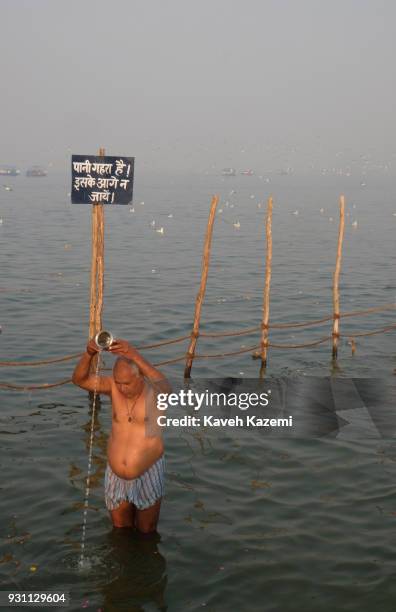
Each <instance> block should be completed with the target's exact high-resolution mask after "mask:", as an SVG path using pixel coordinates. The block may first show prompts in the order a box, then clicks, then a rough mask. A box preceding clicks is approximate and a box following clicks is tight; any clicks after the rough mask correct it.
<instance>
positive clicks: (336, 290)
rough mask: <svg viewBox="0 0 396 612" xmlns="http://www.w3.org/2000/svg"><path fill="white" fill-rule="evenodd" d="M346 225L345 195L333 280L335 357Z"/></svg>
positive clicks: (341, 207)
mask: <svg viewBox="0 0 396 612" xmlns="http://www.w3.org/2000/svg"><path fill="white" fill-rule="evenodd" d="M344 227H345V197H344V196H343V195H342V196H341V197H340V224H339V228H338V246H337V258H336V266H335V270H334V282H333V359H334V360H335V359H337V354H338V339H339V337H340V292H339V288H338V282H339V278H340V271H341V259H342V242H343V239H344Z"/></svg>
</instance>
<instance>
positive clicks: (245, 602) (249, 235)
mask: <svg viewBox="0 0 396 612" xmlns="http://www.w3.org/2000/svg"><path fill="white" fill-rule="evenodd" d="M2 182H3V183H4V184H7V185H10V186H12V187H13V190H12V191H5V190H4V189H3V187H0V217H1V218H2V223H1V224H0V241H1V249H0V266H1V270H2V275H1V280H0V304H1V308H0V325H1V326H2V333H1V335H0V347H1V360H2V361H12V360H20V361H37V360H40V359H48V358H54V357H60V356H64V355H68V354H73V353H77V352H79V351H82V350H83V349H84V345H85V342H86V336H87V329H88V316H89V304H88V300H89V273H90V210H89V208H88V207H85V206H83V205H71V204H70V198H68V195H67V194H68V191H70V185H69V184H68V178H67V177H64V176H60V175H59V176H58V175H52V176H49V177H47V178H43V179H28V178H26V177H22V176H21V177H15V178H7V179H6V180H4V181H2ZM360 182H361V180H360V178H359V177H354V176H351V177H346V176H337V177H334V176H323V177H322V176H321V177H301V176H280V175H276V176H275V175H273V176H272V177H271V182H270V183H267V182H265V181H264V180H261V179H259V177H243V176H238V177H235V178H233V177H230V178H222V177H219V176H205V175H195V176H182V177H178V176H176V177H169V176H160V177H159V176H149V175H147V174H146V175H144V176H142V177H140V176H139V172H137V178H136V185H135V196H134V204H133V206H124V207H114V208H106V210H105V217H106V222H105V245H106V246H105V303H104V316H103V323H104V327H106V328H107V329H109V330H110V331H111V332H112V333H113V335H115V336H118V337H121V338H126V339H128V340H130V341H131V342H133V343H135V344H136V345H139V344H149V343H152V342H156V341H161V340H164V339H168V338H172V337H176V336H182V335H185V334H188V333H189V332H190V330H191V325H192V318H193V312H194V302H195V297H196V293H197V290H198V286H199V279H200V268H201V255H202V246H203V240H204V232H205V227H206V221H207V217H208V212H209V205H210V198H211V195H212V194H213V193H218V194H219V195H220V204H219V212H218V215H217V218H216V223H215V230H214V239H213V248H212V261H211V268H210V273H209V280H208V288H207V294H206V299H205V303H204V307H203V311H202V330H205V331H224V330H240V329H243V328H249V327H253V326H255V325H257V324H259V322H260V318H261V307H262V291H263V282H264V270H265V265H264V264H265V239H264V237H265V208H266V198H267V197H268V195H270V194H272V195H273V197H274V215H273V245H274V252H273V271H272V284H271V321H273V322H279V323H285V322H292V321H295V322H297V321H306V320H309V319H316V318H321V317H325V316H327V315H329V314H331V304H332V274H333V270H334V263H335V253H336V245H337V232H338V196H339V195H340V193H345V196H346V202H347V217H346V231H345V243H344V253H343V267H342V275H341V282H340V291H341V308H342V310H343V311H354V310H359V309H364V308H370V307H372V306H379V305H382V304H389V303H394V302H395V300H396V278H395V272H394V270H395V269H396V252H395V248H394V244H395V243H394V234H395V229H396V216H395V214H394V213H396V190H395V187H394V183H393V181H392V180H391V178H390V177H386V176H384V177H369V178H367V180H366V183H367V185H366V186H364V187H363V186H362V185H361V184H360ZM321 209H324V210H323V211H322V212H321ZM220 210H221V211H222V212H220ZM153 221H154V222H155V224H154V225H153V224H152V222H153ZM355 221H356V222H357V224H356V223H355V224H354V225H353V223H354V222H355ZM234 224H236V225H237V226H238V225H240V227H239V228H238V227H235V225H234ZM356 225H357V226H356ZM161 228H163V232H157V231H156V230H157V229H161ZM392 324H394V312H393V311H386V312H382V313H375V314H371V315H369V316H365V317H357V318H350V319H345V320H342V322H341V332H347V333H348V334H353V333H357V332H360V331H369V330H374V329H377V328H381V327H385V326H387V325H392ZM329 333H331V329H330V324H329V323H327V324H324V325H322V326H320V327H313V328H307V329H306V330H297V331H296V330H287V331H280V330H274V331H273V332H271V338H272V340H273V342H275V343H279V344H281V343H288V344H298V343H305V342H311V341H314V340H316V339H317V338H319V337H322V336H326V335H328V334H329ZM258 341H259V340H258V336H257V334H252V335H251V336H242V337H236V338H230V339H227V338H226V339H222V340H221V341H219V340H218V339H217V340H213V339H200V340H199V341H198V349H197V352H198V353H202V354H207V353H219V352H228V351H233V350H239V349H241V348H243V347H244V346H250V345H255V344H257V343H258ZM185 350H186V343H182V344H175V345H170V346H168V347H163V348H161V349H157V350H155V351H150V352H148V351H147V352H146V353H145V355H146V356H147V357H148V358H150V359H152V360H153V361H155V362H158V361H163V360H167V359H172V358H175V357H178V356H181V355H183V353H184V351H185ZM330 352H331V347H330V344H324V345H320V346H318V347H314V348H304V349H293V350H285V349H283V350H281V349H272V350H271V351H270V353H269V367H268V373H269V374H270V375H271V376H290V375H292V376H329V375H336V376H341V377H355V378H356V377H357V378H369V377H376V378H378V377H383V378H391V377H392V376H393V371H394V369H395V367H396V360H395V351H394V333H387V334H380V335H373V336H370V337H367V338H361V339H358V341H357V352H356V354H355V355H353V356H352V355H351V350H350V346H349V345H348V339H347V338H343V339H342V340H341V344H340V359H339V364H338V369H337V370H334V369H333V368H332V366H331V360H330V356H331V355H330ZM74 363H75V362H74V361H69V362H65V363H61V364H56V365H51V366H45V367H35V368H32V367H30V368H28V367H6V368H2V369H1V382H6V383H12V384H15V385H35V384H37V385H39V384H42V383H54V382H57V381H60V380H63V379H65V378H69V377H70V376H71V372H72V369H73V367H74ZM111 364H112V361H111V357H110V356H109V357H107V358H106V366H108V367H110V366H111ZM164 371H165V372H166V373H167V375H168V376H169V377H171V378H172V377H180V376H181V375H182V372H183V362H181V363H178V364H175V365H171V366H167V367H165V368H164ZM257 373H258V362H257V361H254V360H252V359H251V357H250V354H249V353H247V354H244V355H240V356H237V357H228V358H224V359H213V360H204V359H202V360H197V361H196V362H195V363H194V365H193V376H194V377H197V378H199V377H205V378H212V377H231V376H232V377H236V378H245V377H250V378H253V377H255V376H256V375H257ZM90 410H91V408H90V404H89V399H88V397H87V394H86V393H85V392H83V391H81V390H80V389H78V388H76V387H73V386H72V385H64V386H60V387H54V388H52V389H44V390H39V391H31V392H28V391H25V392H21V391H12V390H4V389H3V390H1V412H0V436H1V455H0V462H1V468H2V478H1V481H0V486H1V498H0V517H1V523H0V590H7V589H10V588H11V589H17V590H45V589H47V590H49V589H52V590H61V589H63V590H66V591H69V592H70V595H71V604H70V606H69V607H68V609H70V610H80V609H89V610H99V609H102V610H106V611H107V610H109V611H113V610H130V611H142V610H144V611H153V610H169V611H175V612H176V611H177V612H178V611H190V610H191V611H193V610H194V611H195V610H201V609H205V610H211V611H215V612H223V611H224V612H225V611H227V612H228V611H229V610H241V611H245V610H247V611H254V612H255V611H256V610H257V611H263V610H268V611H271V610H274V611H275V610H282V611H286V612H288V611H294V610H296V611H297V610H298V611H300V610H306V611H311V610H312V611H315V612H317V611H321V610H323V611H332V610H335V609H343V610H351V611H352V610H353V611H354V610H359V611H366V610H367V611H368V610H371V609H372V608H373V607H374V606H376V607H377V608H378V609H380V610H384V611H385V610H392V609H393V607H394V597H395V595H396V587H395V581H394V573H395V572H394V558H395V554H396V541H395V538H394V536H393V532H394V528H395V521H396V507H395V499H394V486H393V483H394V478H395V461H396V445H395V442H394V440H393V439H392V438H381V437H380V436H379V435H378V434H376V433H375V432H374V433H373V434H372V435H370V436H367V437H364V436H360V437H355V438H354V439H347V438H345V436H344V437H343V438H342V439H337V438H331V439H330V438H324V439H308V438H307V439H279V438H277V439H273V438H271V437H266V438H265V439H264V438H263V436H260V435H258V434H255V433H254V432H251V431H245V430H240V431H238V432H232V431H230V430H227V431H225V430H224V431H221V432H219V431H215V430H210V429H193V428H191V429H184V430H177V429H176V428H174V429H170V430H169V431H167V432H166V454H167V493H166V497H165V500H164V503H163V508H162V513H161V519H160V525H159V532H160V535H159V538H158V540H155V541H140V540H138V539H136V537H134V536H133V535H131V534H126V533H117V532H113V531H112V529H111V525H110V522H109V519H108V516H107V513H106V510H105V507H104V502H103V478H104V469H105V465H106V442H107V437H108V433H109V428H110V425H111V419H110V406H109V402H108V401H107V399H106V398H102V402H101V405H100V407H99V409H98V413H97V418H96V420H95V436H94V452H93V463H92V475H91V498H90V505H89V511H88V523H87V542H86V554H87V558H88V561H89V564H88V567H87V568H86V569H85V570H84V571H83V572H82V571H79V569H78V558H79V552H80V542H81V527H82V519H83V501H84V490H85V477H86V465H87V456H88V444H89V436H90ZM5 609H6V608H5Z"/></svg>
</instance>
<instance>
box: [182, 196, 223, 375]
mask: <svg viewBox="0 0 396 612" xmlns="http://www.w3.org/2000/svg"><path fill="white" fill-rule="evenodd" d="M218 203H219V197H218V196H213V198H212V203H211V205H210V213H209V219H208V225H207V228H206V238H205V246H204V251H203V256H202V272H201V285H200V287H199V291H198V295H197V297H196V300H195V314H194V325H193V330H192V332H191V340H190V346H189V347H188V351H187V355H186V365H185V368H184V378H190V375H191V368H192V363H193V360H194V355H195V347H196V344H197V340H198V336H199V321H200V318H201V308H202V302H203V299H204V297H205V291H206V281H207V278H208V272H209V262H210V247H211V243H212V234H213V224H214V220H215V216H216V208H217V204H218Z"/></svg>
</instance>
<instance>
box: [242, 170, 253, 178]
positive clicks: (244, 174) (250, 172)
mask: <svg viewBox="0 0 396 612" xmlns="http://www.w3.org/2000/svg"><path fill="white" fill-rule="evenodd" d="M241 174H243V176H253V174H254V172H253V170H250V169H249V170H241Z"/></svg>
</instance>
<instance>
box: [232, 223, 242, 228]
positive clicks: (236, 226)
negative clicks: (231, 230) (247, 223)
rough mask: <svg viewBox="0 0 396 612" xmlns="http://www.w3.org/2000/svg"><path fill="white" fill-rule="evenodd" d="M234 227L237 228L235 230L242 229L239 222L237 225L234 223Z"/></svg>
mask: <svg viewBox="0 0 396 612" xmlns="http://www.w3.org/2000/svg"><path fill="white" fill-rule="evenodd" d="M233 226H234V227H235V229H239V228H240V227H241V224H240V223H239V221H237V222H236V223H233Z"/></svg>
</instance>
